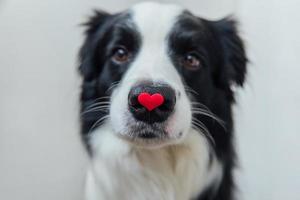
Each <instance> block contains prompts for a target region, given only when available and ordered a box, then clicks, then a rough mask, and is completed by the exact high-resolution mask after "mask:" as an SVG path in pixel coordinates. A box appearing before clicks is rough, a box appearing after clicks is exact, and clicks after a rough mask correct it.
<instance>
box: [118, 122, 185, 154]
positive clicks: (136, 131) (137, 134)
mask: <svg viewBox="0 0 300 200" xmlns="http://www.w3.org/2000/svg"><path fill="white" fill-rule="evenodd" d="M118 136H119V137H121V138H122V139H124V140H126V141H127V142H129V143H130V144H132V145H134V146H136V147H139V148H147V149H157V148H162V147H165V146H168V145H172V144H175V143H177V142H178V141H179V140H180V137H181V134H180V133H179V134H178V135H177V136H174V134H172V133H168V132H167V131H165V129H164V127H163V125H162V124H152V125H148V124H145V123H137V124H135V125H132V126H129V127H128V128H127V130H126V131H124V132H123V133H119V134H118Z"/></svg>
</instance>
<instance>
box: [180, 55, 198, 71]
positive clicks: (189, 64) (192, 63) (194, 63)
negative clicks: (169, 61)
mask: <svg viewBox="0 0 300 200" xmlns="http://www.w3.org/2000/svg"><path fill="white" fill-rule="evenodd" d="M183 66H184V67H185V68H187V69H189V70H197V69H199V67H200V60H199V58H198V57H197V56H195V55H193V54H190V53H189V54H187V55H186V56H185V57H184V58H183Z"/></svg>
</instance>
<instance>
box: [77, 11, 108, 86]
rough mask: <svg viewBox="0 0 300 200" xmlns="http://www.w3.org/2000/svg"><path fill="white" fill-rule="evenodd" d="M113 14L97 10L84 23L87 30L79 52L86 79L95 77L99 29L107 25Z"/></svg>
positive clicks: (81, 70)
mask: <svg viewBox="0 0 300 200" xmlns="http://www.w3.org/2000/svg"><path fill="white" fill-rule="evenodd" d="M110 16H111V15H110V14H108V13H106V12H104V11H98V10H95V11H94V14H93V15H92V16H91V17H90V18H89V20H88V21H87V22H86V23H84V24H82V25H84V26H86V27H87V29H86V31H85V41H84V43H83V45H82V47H81V49H80V52H79V71H80V74H81V75H82V76H83V78H84V79H86V80H90V79H92V78H93V74H94V72H95V68H96V66H95V65H96V64H95V59H94V58H95V55H94V54H95V53H96V48H97V44H96V43H97V42H96V40H97V34H98V35H99V33H98V30H100V29H101V27H102V26H104V25H105V23H106V21H107V20H108V18H109V17H110Z"/></svg>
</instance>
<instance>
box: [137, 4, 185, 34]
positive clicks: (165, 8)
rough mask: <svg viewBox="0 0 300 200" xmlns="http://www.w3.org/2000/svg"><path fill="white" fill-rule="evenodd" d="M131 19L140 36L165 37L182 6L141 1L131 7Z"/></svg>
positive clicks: (181, 11) (179, 13) (180, 12)
mask: <svg viewBox="0 0 300 200" xmlns="http://www.w3.org/2000/svg"><path fill="white" fill-rule="evenodd" d="M131 12H132V20H133V22H134V24H135V25H136V27H137V28H138V30H139V32H140V33H141V35H142V37H143V36H144V37H145V36H146V35H147V36H149V35H151V36H152V37H155V36H161V37H165V36H166V35H167V34H168V33H169V32H170V30H171V28H172V27H173V25H174V24H175V23H176V20H177V18H178V17H179V16H180V15H181V14H182V13H183V12H184V8H182V7H181V6H179V5H176V4H161V3H155V2H143V3H139V4H136V5H135V6H133V7H132V8H131Z"/></svg>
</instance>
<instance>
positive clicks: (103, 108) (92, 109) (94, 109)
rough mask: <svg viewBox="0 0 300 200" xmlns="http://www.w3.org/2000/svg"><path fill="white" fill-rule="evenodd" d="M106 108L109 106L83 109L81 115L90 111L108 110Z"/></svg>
mask: <svg viewBox="0 0 300 200" xmlns="http://www.w3.org/2000/svg"><path fill="white" fill-rule="evenodd" d="M108 109H109V106H98V107H95V108H91V109H89V110H85V111H83V112H82V113H81V115H85V114H87V113H91V112H98V111H102V112H108Z"/></svg>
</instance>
